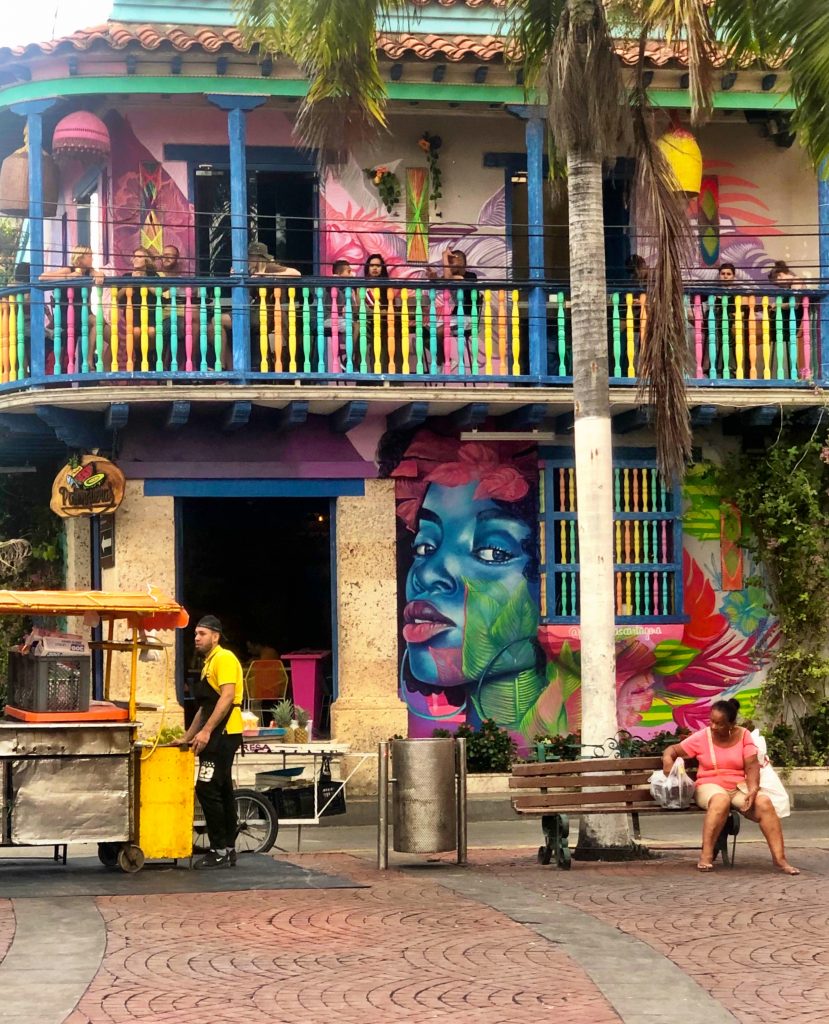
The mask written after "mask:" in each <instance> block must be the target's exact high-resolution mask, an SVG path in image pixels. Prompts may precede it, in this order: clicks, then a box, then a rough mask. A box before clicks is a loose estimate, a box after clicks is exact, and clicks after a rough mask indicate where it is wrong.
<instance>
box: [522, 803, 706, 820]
mask: <svg viewBox="0 0 829 1024" xmlns="http://www.w3.org/2000/svg"><path fill="white" fill-rule="evenodd" d="M690 809H691V810H696V809H697V808H694V807H692V808H690ZM513 810H514V811H515V813H516V814H521V815H523V816H524V817H528V818H532V817H535V818H540V817H542V816H544V815H548V814H569V815H576V814H578V815H582V814H657V813H659V814H671V813H674V812H671V811H666V810H665V808H664V807H660V806H659V805H658V804H631V805H630V806H627V805H626V806H624V807H601V806H599V807H546V808H545V807H515V808H513ZM675 813H677V814H684V813H685V812H684V811H676V812H675Z"/></svg>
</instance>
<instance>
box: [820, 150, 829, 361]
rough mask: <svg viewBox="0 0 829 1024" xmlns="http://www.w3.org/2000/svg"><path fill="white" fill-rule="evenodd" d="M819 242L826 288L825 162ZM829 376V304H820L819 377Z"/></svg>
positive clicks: (828, 210)
mask: <svg viewBox="0 0 829 1024" xmlns="http://www.w3.org/2000/svg"><path fill="white" fill-rule="evenodd" d="M817 188H818V206H817V213H818V242H819V250H818V251H819V254H820V282H821V284H822V285H823V286H824V287H826V284H827V282H829V162H824V164H823V166H822V167H821V168H820V171H819V172H818V183H817ZM827 374H829V302H827V300H826V299H823V300H822V301H821V303H820V371H819V374H818V376H819V377H820V378H821V379H823V380H825V379H826V376H827Z"/></svg>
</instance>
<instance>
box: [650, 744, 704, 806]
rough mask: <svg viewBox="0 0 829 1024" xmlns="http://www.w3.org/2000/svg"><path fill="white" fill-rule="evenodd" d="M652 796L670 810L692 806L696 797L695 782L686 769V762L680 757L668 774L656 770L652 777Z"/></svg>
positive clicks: (660, 804)
mask: <svg viewBox="0 0 829 1024" xmlns="http://www.w3.org/2000/svg"><path fill="white" fill-rule="evenodd" d="M649 782H650V787H651V796H652V797H653V798H654V800H655V801H656V802H657V803H658V804H659V806H660V807H664V808H665V809H666V810H668V811H681V810H684V809H685V808H686V807H690V806H691V802H692V801H693V799H694V782H693V779H691V778H690V777H689V776H688V774H687V772H686V771H685V762H684V761H683V760H682V758H681V757H678V758H677V759H676V761H674V763H673V767H672V768H671V770H670V772H669V773H668V774H667V775H666V774H665V773H664V772H663V771H657V772H654V773H653V775H651V777H650V779H649Z"/></svg>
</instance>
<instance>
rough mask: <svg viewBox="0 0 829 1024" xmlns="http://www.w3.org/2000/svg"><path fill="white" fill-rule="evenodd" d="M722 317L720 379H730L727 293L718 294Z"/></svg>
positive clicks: (729, 333)
mask: <svg viewBox="0 0 829 1024" xmlns="http://www.w3.org/2000/svg"><path fill="white" fill-rule="evenodd" d="M720 299H721V309H722V317H721V320H720V327H721V328H722V379H723V380H730V379H731V322H730V320H729V315H728V300H729V296H728V295H722V296H720Z"/></svg>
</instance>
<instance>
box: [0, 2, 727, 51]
mask: <svg viewBox="0 0 829 1024" xmlns="http://www.w3.org/2000/svg"><path fill="white" fill-rule="evenodd" d="M412 2H413V3H418V4H420V5H421V6H425V5H426V4H429V3H433V2H434V3H438V4H442V5H443V6H444V7H450V6H452V5H453V4H460V3H465V4H466V6H468V7H477V6H482V5H483V4H486V3H490V4H492V6H495V7H501V6H503V4H504V0H412ZM377 44H378V48H379V49H380V51H381V52H382V53H384V54H385V55H386V56H387V57H389V58H390V59H392V60H399V59H400V58H401V57H403V56H405V55H406V54H411V55H414V56H416V57H418V58H420V59H421V60H430V59H434V58H438V59H441V60H449V61H462V60H463V59H464V58H470V59H473V60H478V61H485V62H488V61H495V60H499V59H501V58H503V56H504V50H505V44H506V39H505V38H504V37H503V36H491V35H489V36H471V35H447V36H439V35H431V34H417V33H395V34H381V35H379V36H378V40H377ZM131 45H137V46H140V47H141V48H142V49H143V50H147V51H152V50H158V49H159V48H160V47H162V46H164V45H168V46H170V47H171V48H172V49H173V50H176V51H178V52H181V53H183V52H187V51H189V50H193V51H199V50H200V51H201V52H203V53H218V52H219V51H220V50H222V49H223V48H226V47H229V48H231V49H233V50H235V51H236V52H237V53H248V52H249V47H248V46H247V45H246V44H245V42H244V39H243V36H242V33H241V32H240V31H239V29H237V28H220V27H212V26H208V25H202V26H198V25H158V24H132V23H130V24H127V23H123V22H114V21H111V22H108V23H107V24H106V25H98V26H96V27H94V28H88V29H81V30H79V31H77V32H73V33H72V34H71V35H68V36H64V37H62V38H61V39H51V40H48V41H47V42H43V43H28V44H26V45H25V46H14V47H7V46H6V47H0V62H3V61H4V58H6V59H8V58H12V59H15V58H20V57H32V56H35V55H36V54H38V53H41V54H54V53H58V52H67V51H72V50H74V51H89V50H93V49H99V50H104V49H110V50H125V49H127V47H129V46H131ZM617 52H618V53H619V55H620V57H621V59H622V61H623V62H624V63H625V64H626V65H629V66H633V65H635V64H636V61H637V59H638V52H639V51H638V43H633V42H626V41H624V40H620V41H619V43H618V44H617ZM645 57H646V60H647V62H648V64H649V65H650V66H652V67H665V66H666V65H668V64H673V65H674V66H675V67H685V66H687V62H688V57H687V47H686V44H685V43H682V42H677V43H674V44H669V43H665V42H660V41H658V40H653V41H651V42H649V43H648V44H647V46H646V48H645ZM724 63H725V56H724V55H723V54H719V55H718V56H717V58H716V59H715V64H716V65H718V66H719V65H722V64H724Z"/></svg>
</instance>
